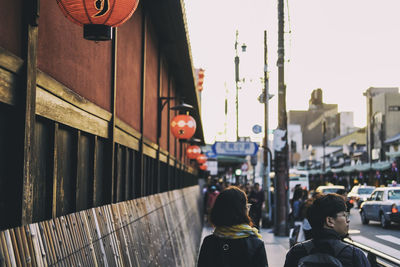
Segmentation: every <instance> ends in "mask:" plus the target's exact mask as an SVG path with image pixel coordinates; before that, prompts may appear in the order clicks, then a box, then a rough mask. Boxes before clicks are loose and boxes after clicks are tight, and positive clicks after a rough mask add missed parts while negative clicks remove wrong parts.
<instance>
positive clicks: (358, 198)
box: [347, 185, 376, 208]
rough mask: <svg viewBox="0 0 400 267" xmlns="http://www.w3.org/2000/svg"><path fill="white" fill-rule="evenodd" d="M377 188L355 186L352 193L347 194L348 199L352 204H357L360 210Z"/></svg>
mask: <svg viewBox="0 0 400 267" xmlns="http://www.w3.org/2000/svg"><path fill="white" fill-rule="evenodd" d="M375 188H376V187H375V186H369V185H355V186H353V188H352V189H351V191H350V192H349V193H348V194H347V198H348V199H350V200H351V201H352V202H355V203H357V207H358V208H360V206H361V203H363V202H364V201H365V200H367V198H368V197H369V196H370V195H371V193H372V192H373V191H374V190H375Z"/></svg>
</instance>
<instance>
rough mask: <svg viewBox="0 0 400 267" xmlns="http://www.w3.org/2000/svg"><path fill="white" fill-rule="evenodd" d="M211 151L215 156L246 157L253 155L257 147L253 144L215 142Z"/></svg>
mask: <svg viewBox="0 0 400 267" xmlns="http://www.w3.org/2000/svg"><path fill="white" fill-rule="evenodd" d="M212 149H213V151H214V153H215V154H217V155H227V156H247V155H255V154H256V153H257V151H258V145H257V143H254V142H215V143H214V145H213V146H212Z"/></svg>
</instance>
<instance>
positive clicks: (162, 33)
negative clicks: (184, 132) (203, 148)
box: [143, 0, 204, 143]
mask: <svg viewBox="0 0 400 267" xmlns="http://www.w3.org/2000/svg"><path fill="white" fill-rule="evenodd" d="M143 6H144V8H145V10H146V13H147V14H148V16H149V18H150V20H151V22H152V24H153V25H154V27H155V30H156V33H157V36H158V40H159V44H160V49H161V52H162V54H163V56H164V57H165V59H166V60H167V65H168V69H169V72H170V73H171V75H172V77H173V79H174V81H175V85H176V90H177V94H178V95H179V96H182V97H184V98H185V103H187V104H190V105H192V106H193V107H194V109H195V110H194V112H193V113H191V115H192V116H193V117H194V119H195V120H196V123H197V130H196V133H195V135H194V138H198V139H201V140H202V142H203V143H204V133H203V125H202V121H201V110H200V101H199V98H198V95H197V93H196V90H197V89H196V83H195V72H194V68H193V61H192V54H191V48H190V41H189V35H188V29H187V22H186V14H185V7H184V3H183V0H145V1H144V2H143Z"/></svg>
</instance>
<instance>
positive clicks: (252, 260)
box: [197, 235, 268, 267]
mask: <svg viewBox="0 0 400 267" xmlns="http://www.w3.org/2000/svg"><path fill="white" fill-rule="evenodd" d="M197 266H198V267H214V266H215V267H244V266H252V267H266V266H268V262H267V254H266V252H265V247H264V241H262V240H260V239H258V238H257V237H255V236H249V237H246V238H239V239H227V238H220V237H217V236H215V235H209V236H207V237H205V238H204V240H203V244H202V245H201V249H200V255H199V260H198V265H197Z"/></svg>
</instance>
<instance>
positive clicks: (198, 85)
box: [197, 69, 204, 92]
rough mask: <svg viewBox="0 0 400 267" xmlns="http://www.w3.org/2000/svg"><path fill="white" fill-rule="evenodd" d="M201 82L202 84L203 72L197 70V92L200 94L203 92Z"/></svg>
mask: <svg viewBox="0 0 400 267" xmlns="http://www.w3.org/2000/svg"><path fill="white" fill-rule="evenodd" d="M203 82H204V70H203V69H199V73H198V80H197V90H199V91H200V92H201V91H203Z"/></svg>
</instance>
